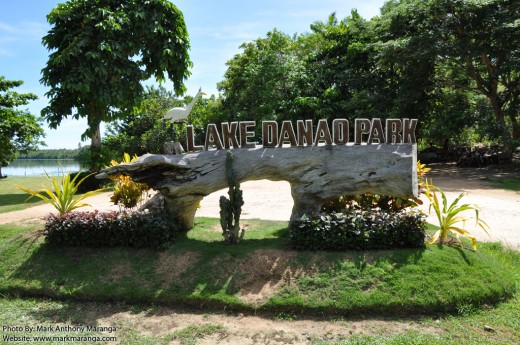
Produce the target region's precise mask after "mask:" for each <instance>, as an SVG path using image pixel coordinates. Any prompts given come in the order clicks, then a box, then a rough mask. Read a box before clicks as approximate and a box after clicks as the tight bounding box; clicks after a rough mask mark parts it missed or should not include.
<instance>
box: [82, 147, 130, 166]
mask: <svg viewBox="0 0 520 345" xmlns="http://www.w3.org/2000/svg"><path fill="white" fill-rule="evenodd" d="M118 152H121V151H118ZM111 157H112V152H111V151H110V149H109V148H108V147H105V146H101V147H97V146H93V145H87V146H83V147H82V148H81V149H79V152H78V156H77V160H78V162H79V163H80V164H81V166H85V167H89V169H90V171H92V172H97V171H99V170H100V168H101V167H104V166H107V165H109V164H110V160H111Z"/></svg>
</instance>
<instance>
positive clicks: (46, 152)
mask: <svg viewBox="0 0 520 345" xmlns="http://www.w3.org/2000/svg"><path fill="white" fill-rule="evenodd" d="M78 154H79V149H74V150H69V149H38V150H32V151H28V152H27V153H24V154H20V155H19V156H18V158H19V159H77V158H78Z"/></svg>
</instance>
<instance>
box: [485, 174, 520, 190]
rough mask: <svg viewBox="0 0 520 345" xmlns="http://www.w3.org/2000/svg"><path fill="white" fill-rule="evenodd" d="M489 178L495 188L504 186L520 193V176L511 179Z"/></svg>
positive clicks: (503, 187)
mask: <svg viewBox="0 0 520 345" xmlns="http://www.w3.org/2000/svg"><path fill="white" fill-rule="evenodd" d="M488 180H489V181H490V182H491V185H492V186H493V187H495V188H502V189H507V190H512V191H515V192H518V193H520V176H518V177H516V178H510V179H498V178H493V179H488Z"/></svg>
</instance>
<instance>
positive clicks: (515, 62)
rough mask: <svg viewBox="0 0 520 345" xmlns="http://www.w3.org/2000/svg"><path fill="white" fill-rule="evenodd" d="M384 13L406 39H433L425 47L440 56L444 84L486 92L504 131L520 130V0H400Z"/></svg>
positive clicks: (507, 134) (514, 132)
mask: <svg viewBox="0 0 520 345" xmlns="http://www.w3.org/2000/svg"><path fill="white" fill-rule="evenodd" d="M382 17H383V18H386V19H388V20H389V21H390V22H391V25H390V26H389V28H390V31H391V32H393V34H395V35H396V36H398V39H399V40H400V41H401V42H409V41H411V40H417V39H419V38H423V39H427V40H428V42H429V43H430V44H429V45H424V46H423V47H426V48H427V49H428V51H429V52H430V53H429V54H428V56H429V57H431V56H434V57H435V59H436V68H437V76H438V78H439V81H440V82H441V83H442V84H443V86H447V87H452V88H456V89H461V90H464V91H467V92H476V93H479V94H481V95H483V96H485V97H486V98H487V99H488V101H489V103H490V105H491V107H492V109H493V112H494V114H495V121H496V122H497V124H498V125H499V126H500V127H502V129H503V133H504V136H505V137H511V135H513V136H514V137H516V136H517V135H519V134H520V133H518V132H519V131H518V125H517V117H518V99H519V95H520V20H519V18H520V2H519V1H517V0H427V1H423V0H400V1H396V0H394V1H389V2H388V3H386V4H385V7H384V8H383V11H382ZM423 42H424V41H423ZM432 48H435V52H434V54H432V53H433V51H432ZM423 51H424V50H423ZM461 71H463V72H464V78H461V77H460V72H461ZM506 116H509V117H510V122H511V126H512V128H511V127H510V128H511V129H512V134H511V132H510V130H509V129H508V127H507V122H506Z"/></svg>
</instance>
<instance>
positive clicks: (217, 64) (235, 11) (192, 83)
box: [0, 0, 384, 149]
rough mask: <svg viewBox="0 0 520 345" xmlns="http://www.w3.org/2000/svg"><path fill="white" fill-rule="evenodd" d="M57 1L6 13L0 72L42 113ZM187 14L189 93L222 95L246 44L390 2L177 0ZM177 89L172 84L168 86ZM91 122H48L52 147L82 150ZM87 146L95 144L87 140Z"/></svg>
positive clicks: (368, 13) (25, 2)
mask: <svg viewBox="0 0 520 345" xmlns="http://www.w3.org/2000/svg"><path fill="white" fill-rule="evenodd" d="M60 2H62V1H56V0H3V1H2V11H1V12H0V75H3V76H5V77H6V78H7V79H9V80H23V81H24V85H22V86H21V87H20V88H18V89H17V91H18V92H32V93H35V94H36V95H38V97H39V99H38V100H37V101H33V102H31V104H29V105H28V106H27V108H28V110H29V111H30V112H31V113H33V114H35V115H37V116H39V114H40V111H41V109H42V108H44V107H45V106H46V105H47V100H46V98H45V92H47V89H46V87H44V86H42V85H40V82H39V80H40V78H41V76H40V71H41V69H42V68H43V67H44V66H45V63H46V62H47V58H48V52H47V50H46V49H45V48H44V47H43V46H42V44H41V38H42V37H43V36H44V35H45V34H46V33H47V31H48V30H49V29H50V26H49V24H48V23H47V20H46V16H47V14H48V13H49V12H50V11H51V10H52V8H54V7H55V6H56V5H57V4H58V3H60ZM172 2H173V3H174V4H175V5H176V6H177V7H178V8H179V9H180V10H181V11H182V12H183V14H184V19H185V21H186V26H187V28H188V33H189V36H190V42H191V51H190V56H191V60H192V61H193V64H194V66H193V68H192V70H191V72H192V75H191V77H190V78H189V79H188V80H187V82H186V85H187V87H188V94H195V93H196V92H197V90H198V89H199V87H201V88H202V90H203V91H205V92H206V93H207V94H217V92H218V91H217V88H216V84H217V83H218V82H219V81H221V80H222V79H223V75H224V72H225V71H226V62H227V61H228V60H230V59H231V58H232V57H233V56H234V55H235V54H237V53H240V48H239V46H240V45H241V44H242V43H244V42H249V41H252V40H255V39H257V38H259V37H264V36H265V34H266V33H267V32H268V31H271V30H272V29H274V28H277V29H278V30H280V31H282V32H284V33H287V34H294V33H304V32H308V31H309V26H310V24H312V23H313V22H316V21H324V20H326V19H327V17H328V15H329V14H331V13H332V12H336V14H337V17H338V18H344V17H346V16H347V15H349V14H350V11H351V9H353V8H355V9H357V10H358V11H359V13H360V14H361V16H362V17H364V18H372V17H374V16H376V15H378V14H379V9H380V8H381V6H382V5H383V3H384V0H343V1H342V0H320V1H315V0H267V1H247V0H246V1H244V0H222V1H211V0H199V1H193V0H178V1H172ZM164 86H165V87H166V88H169V87H170V88H171V87H172V85H171V82H170V83H167V84H165V85H164ZM85 128H86V121H85V120H80V121H76V120H65V121H63V122H62V125H61V126H60V127H59V128H58V129H56V130H51V129H48V128H47V127H46V126H45V132H46V138H45V139H44V140H45V142H46V143H47V145H48V146H47V148H52V149H57V148H77V147H78V144H79V143H80V142H81V138H80V137H81V134H82V133H83V132H84V130H85ZM81 144H82V145H85V144H89V141H87V142H81Z"/></svg>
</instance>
